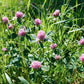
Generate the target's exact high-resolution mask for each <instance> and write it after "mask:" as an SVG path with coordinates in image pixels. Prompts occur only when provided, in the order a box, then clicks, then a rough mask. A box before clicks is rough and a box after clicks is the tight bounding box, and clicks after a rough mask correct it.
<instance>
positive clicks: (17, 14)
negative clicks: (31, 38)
mask: <svg viewBox="0 0 84 84" xmlns="http://www.w3.org/2000/svg"><path fill="white" fill-rule="evenodd" d="M15 17H17V18H22V17H23V13H22V12H20V11H17V12H16V15H15Z"/></svg>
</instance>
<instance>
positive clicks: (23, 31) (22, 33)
mask: <svg viewBox="0 0 84 84" xmlns="http://www.w3.org/2000/svg"><path fill="white" fill-rule="evenodd" d="M18 35H19V36H23V37H24V36H25V35H26V31H25V30H24V29H20V30H19V33H18Z"/></svg>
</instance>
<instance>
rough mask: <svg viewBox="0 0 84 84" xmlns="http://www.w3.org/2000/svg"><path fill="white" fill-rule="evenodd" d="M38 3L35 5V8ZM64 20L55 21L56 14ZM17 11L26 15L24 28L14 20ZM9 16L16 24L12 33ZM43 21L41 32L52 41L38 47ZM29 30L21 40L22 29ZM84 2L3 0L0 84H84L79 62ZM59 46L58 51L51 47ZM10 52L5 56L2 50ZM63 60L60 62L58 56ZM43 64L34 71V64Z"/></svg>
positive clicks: (83, 49) (0, 8) (83, 67)
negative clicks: (36, 21)
mask: <svg viewBox="0 0 84 84" xmlns="http://www.w3.org/2000/svg"><path fill="white" fill-rule="evenodd" d="M34 3H35V4H34ZM56 9H59V10H60V16H59V17H57V18H56V21H53V18H54V17H52V14H53V12H54V11H55V10H56ZM17 11H21V12H23V13H24V14H25V16H24V18H23V19H22V22H21V24H19V23H18V22H17V20H12V19H13V17H14V16H15V13H16V12H17ZM3 16H7V17H8V18H9V20H10V23H12V24H14V29H13V30H8V29H7V26H6V25H4V24H3V22H2V17H3ZM35 18H39V19H41V22H42V25H41V26H40V28H41V30H43V31H45V33H46V35H47V37H48V39H47V41H45V42H44V43H43V44H41V43H40V44H39V45H38V44H37V43H36V41H35V39H36V37H37V33H38V31H39V30H38V29H36V28H37V27H36V26H35V25H34V19H35ZM24 26H25V27H26V30H27V35H26V36H25V37H20V36H18V31H19V29H20V28H23V27H24ZM83 32H84V1H83V0H74V1H73V0H61V1H60V0H0V44H1V45H0V83H1V84H7V83H8V84H16V83H17V84H83V83H84V63H82V62H81V61H80V59H79V57H80V55H81V54H82V53H84V46H80V45H79V44H78V42H79V40H80V39H81V38H83V37H84V33H83ZM52 43H56V44H57V48H56V50H55V51H52V50H51V49H50V44H52ZM3 47H5V48H7V52H3V51H2V48H3ZM56 54H58V55H60V56H61V60H59V61H56V60H55V59H54V58H55V55H56ZM34 60H38V61H40V62H41V63H42V67H41V69H39V70H33V69H32V68H30V64H31V62H32V61H34Z"/></svg>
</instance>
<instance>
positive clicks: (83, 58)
mask: <svg viewBox="0 0 84 84" xmlns="http://www.w3.org/2000/svg"><path fill="white" fill-rule="evenodd" d="M80 60H81V61H82V62H84V54H82V55H81V56H80Z"/></svg>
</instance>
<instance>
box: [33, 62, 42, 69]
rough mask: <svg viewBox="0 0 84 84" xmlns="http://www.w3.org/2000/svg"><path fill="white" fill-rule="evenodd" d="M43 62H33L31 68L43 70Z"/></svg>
mask: <svg viewBox="0 0 84 84" xmlns="http://www.w3.org/2000/svg"><path fill="white" fill-rule="evenodd" d="M41 66H42V65H41V62H39V61H33V62H32V63H31V67H32V68H33V69H40V68H41Z"/></svg>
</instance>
